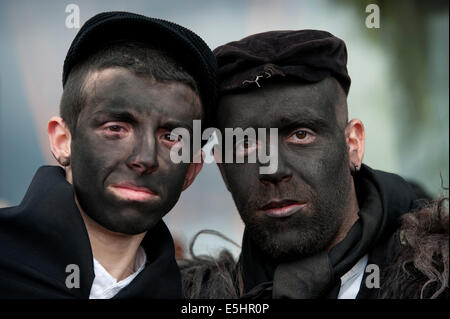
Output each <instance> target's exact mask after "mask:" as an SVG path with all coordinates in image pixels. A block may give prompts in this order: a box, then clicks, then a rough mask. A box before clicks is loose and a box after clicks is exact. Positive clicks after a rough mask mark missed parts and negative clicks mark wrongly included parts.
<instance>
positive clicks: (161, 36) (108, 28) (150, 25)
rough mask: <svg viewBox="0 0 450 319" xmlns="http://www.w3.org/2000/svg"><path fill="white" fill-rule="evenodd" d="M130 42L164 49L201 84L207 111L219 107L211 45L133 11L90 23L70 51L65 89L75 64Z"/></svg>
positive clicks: (102, 15) (99, 16) (177, 27)
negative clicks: (103, 48) (103, 50)
mask: <svg viewBox="0 0 450 319" xmlns="http://www.w3.org/2000/svg"><path fill="white" fill-rule="evenodd" d="M128 40H129V41H139V42H142V43H144V44H145V43H149V44H151V45H157V46H158V47H160V48H162V49H164V50H165V51H166V52H167V53H169V54H170V55H171V56H172V57H173V58H174V59H176V60H177V62H179V63H180V64H181V65H182V66H183V68H184V69H185V70H186V71H187V72H188V73H189V74H190V75H191V76H192V77H193V78H194V80H195V81H196V82H197V85H198V88H199V91H200V97H201V100H202V102H203V105H204V109H205V111H206V110H208V109H210V108H212V107H213V106H214V105H215V100H216V71H217V64H216V59H215V57H214V55H213V53H212V52H211V49H210V48H209V47H208V45H207V44H206V43H205V42H204V41H203V40H202V39H201V38H200V37H199V36H197V35H196V34H195V33H194V32H192V31H190V30H189V29H186V28H184V27H182V26H180V25H178V24H175V23H172V22H169V21H166V20H161V19H156V18H150V17H146V16H143V15H139V14H134V13H130V12H104V13H100V14H97V15H96V16H94V17H92V18H91V19H89V20H88V21H86V23H85V24H84V25H83V26H82V27H81V29H80V31H79V32H78V33H77V35H76V37H75V39H74V40H73V42H72V44H71V46H70V48H69V51H68V52H67V56H66V59H65V61H64V69H63V78H62V82H63V87H64V85H65V83H66V81H67V78H68V76H69V74H70V71H71V70H72V68H73V67H74V65H76V64H77V63H79V62H80V61H82V60H83V59H84V58H86V57H87V56H89V55H90V54H93V53H94V52H95V51H96V50H98V49H100V48H102V47H103V46H105V45H106V44H108V43H114V42H117V41H128Z"/></svg>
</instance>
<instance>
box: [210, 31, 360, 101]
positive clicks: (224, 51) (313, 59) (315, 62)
mask: <svg viewBox="0 0 450 319" xmlns="http://www.w3.org/2000/svg"><path fill="white" fill-rule="evenodd" d="M214 54H215V56H216V59H217V65H218V88H219V93H222V94H223V93H226V92H229V91H232V90H237V89H244V88H247V87H257V86H262V85H263V83H264V81H267V79H269V78H275V79H279V78H281V77H284V78H289V79H294V80H297V81H301V82H306V83H316V82H320V81H321V80H323V79H325V78H326V77H328V76H332V77H334V78H336V80H337V81H338V82H339V83H340V84H341V86H342V88H343V89H344V91H345V93H346V94H347V95H348V91H349V89H350V82H351V80H350V77H349V75H348V73H347V49H346V47H345V43H344V41H342V40H341V39H339V38H337V37H335V36H334V35H332V34H331V33H329V32H326V31H319V30H299V31H269V32H264V33H258V34H254V35H251V36H248V37H246V38H244V39H242V40H239V41H234V42H230V43H227V44H225V45H222V46H220V47H218V48H216V49H215V50H214ZM269 81H270V80H269Z"/></svg>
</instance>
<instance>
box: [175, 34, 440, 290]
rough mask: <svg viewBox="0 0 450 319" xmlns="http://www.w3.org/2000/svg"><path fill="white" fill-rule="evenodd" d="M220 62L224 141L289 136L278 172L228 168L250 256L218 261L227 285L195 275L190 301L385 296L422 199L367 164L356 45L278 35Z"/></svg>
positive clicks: (252, 146) (247, 44)
mask: <svg viewBox="0 0 450 319" xmlns="http://www.w3.org/2000/svg"><path fill="white" fill-rule="evenodd" d="M214 53H215V55H216V58H217V63H218V83H219V84H218V87H219V103H218V109H217V112H216V117H215V124H216V125H215V126H216V127H217V128H218V129H219V130H220V131H221V132H222V134H223V132H224V131H225V129H226V128H234V129H235V128H242V129H244V130H245V129H247V128H253V129H255V130H256V129H258V128H266V129H267V130H268V129H269V128H276V129H278V140H277V141H271V142H277V143H278V167H277V170H276V172H274V173H273V174H262V173H261V171H260V167H261V165H262V164H261V163H260V162H256V163H248V162H246V163H220V164H218V165H219V168H220V171H221V174H222V177H223V180H224V182H225V184H226V186H227V188H228V190H229V191H230V192H231V194H232V197H233V200H234V202H235V204H236V207H237V209H238V211H239V213H240V216H241V218H242V220H243V221H244V223H245V231H244V237H243V242H242V251H241V254H240V257H239V261H238V263H237V265H236V268H235V269H233V270H230V264H232V262H231V263H230V260H229V259H230V258H229V257H227V255H226V254H225V255H223V260H219V262H218V263H217V264H218V265H219V266H220V267H219V271H218V272H219V273H221V276H220V277H219V276H217V277H214V276H212V275H210V273H211V272H209V273H207V277H203V280H204V282H203V281H202V280H199V279H198V278H201V277H202V274H195V269H196V268H195V267H189V266H187V267H185V268H183V269H182V273H183V276H184V277H185V279H184V282H189V281H191V283H190V284H189V285H187V284H185V286H186V287H187V288H186V289H185V291H184V293H185V295H187V296H190V297H199V296H200V297H203V298H205V297H206V298H207V297H208V293H209V294H210V295H212V296H215V297H217V296H220V297H235V296H240V297H244V298H296V299H297V298H298V299H304V298H308V299H309V298H346V299H347V298H350V299H353V298H376V297H378V296H380V290H382V289H380V283H381V285H383V278H384V276H385V275H386V274H387V272H388V267H387V265H389V264H391V263H392V262H393V259H392V258H393V256H395V254H396V253H397V252H398V249H394V247H395V248H398V247H396V246H395V245H397V244H398V246H400V242H399V240H398V232H396V230H397V229H398V228H399V226H400V222H399V219H400V217H401V215H402V214H403V213H406V212H408V211H410V210H411V209H413V207H415V205H416V204H417V201H416V200H417V199H418V196H417V195H416V193H415V191H414V190H413V188H412V187H411V185H409V183H407V182H406V181H405V180H403V179H402V178H401V177H399V176H397V175H394V174H389V173H385V172H381V171H376V170H372V169H371V168H369V167H368V166H366V165H364V164H362V160H363V155H364V142H365V139H364V127H363V124H362V123H361V121H360V120H358V119H353V120H350V121H348V118H347V116H348V111H347V100H346V99H347V94H348V92H349V88H350V77H349V76H348V74H347V68H346V63H347V52H346V47H345V44H344V42H343V41H342V40H340V39H338V38H336V37H334V36H333V35H332V34H330V33H328V32H323V31H316V30H301V31H272V32H265V33H260V34H255V35H252V36H249V37H247V38H244V39H242V40H240V41H235V42H230V43H228V44H225V45H223V46H220V47H218V48H217V49H215V50H214ZM266 143H267V144H269V143H268V142H266ZM244 144H245V145H246V146H245V147H244V150H243V151H244V152H245V153H246V155H247V156H249V155H250V153H252V152H256V151H257V150H258V149H259V148H262V147H265V146H266V145H262V143H261V142H260V139H259V138H257V139H256V140H255V141H251V140H250V139H247V140H246V141H245V143H244ZM239 145H242V143H241V144H239ZM236 147H238V143H236ZM267 147H269V146H268V145H267ZM238 151H239V152H240V151H241V150H236V152H238ZM210 268H213V269H214V264H211V265H210ZM220 268H221V269H220ZM197 269H201V267H197ZM224 269H225V270H224ZM226 269H228V272H227V271H226ZM193 274H194V275H193ZM224 274H225V275H224ZM227 276H228V277H227ZM380 276H381V277H380ZM192 278H194V279H192ZM209 278H213V279H209ZM220 278H228V282H234V283H235V284H234V287H233V288H230V287H229V285H227V284H224V283H223V282H222V281H221V279H220ZM424 278H425V280H423V279H424ZM428 279H429V278H426V276H423V278H422V279H421V280H423V284H425V283H426V281H427V280H428ZM214 281H215V282H214ZM202 286H204V287H206V289H204V290H203V291H201V289H200V288H199V287H202ZM205 290H206V291H205ZM233 290H235V291H236V292H234V291H233ZM208 291H209V292H208ZM429 295H432V294H429Z"/></svg>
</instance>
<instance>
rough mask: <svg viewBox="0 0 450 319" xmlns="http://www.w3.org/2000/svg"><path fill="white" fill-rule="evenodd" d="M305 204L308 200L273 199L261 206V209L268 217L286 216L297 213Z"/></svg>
mask: <svg viewBox="0 0 450 319" xmlns="http://www.w3.org/2000/svg"><path fill="white" fill-rule="evenodd" d="M305 206H306V202H299V201H293V200H282V201H272V202H270V203H269V204H267V205H265V206H263V207H261V208H260V209H259V210H260V211H262V212H263V213H264V214H265V215H266V216H268V217H273V218H284V217H288V216H291V215H293V214H295V213H297V212H298V211H300V210H301V209H302V208H303V207H305Z"/></svg>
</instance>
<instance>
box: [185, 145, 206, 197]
mask: <svg viewBox="0 0 450 319" xmlns="http://www.w3.org/2000/svg"><path fill="white" fill-rule="evenodd" d="M202 152H203V151H202V150H200V153H199V154H198V155H197V156H195V157H194V161H193V162H192V163H190V164H189V167H188V170H187V173H186V178H185V179H184V184H183V191H184V190H185V189H186V188H188V187H189V186H191V184H192V183H193V182H194V180H195V178H196V177H197V175H198V173H200V171H201V170H202V167H203V156H202ZM197 162H198V163H197Z"/></svg>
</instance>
